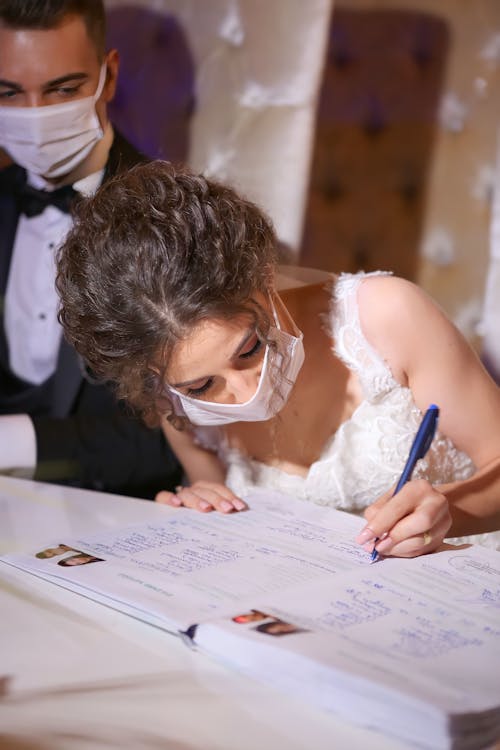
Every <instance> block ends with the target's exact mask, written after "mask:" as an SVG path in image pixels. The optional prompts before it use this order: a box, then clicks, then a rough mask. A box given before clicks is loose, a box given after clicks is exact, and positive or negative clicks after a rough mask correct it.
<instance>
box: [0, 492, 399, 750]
mask: <svg viewBox="0 0 500 750" xmlns="http://www.w3.org/2000/svg"><path fill="white" fill-rule="evenodd" d="M162 512H164V509H163V508H162V507H161V506H158V505H155V504H154V503H151V502H149V501H146V500H136V499H133V498H128V497H120V496H115V495H109V494H105V493H97V492H89V491H84V490H78V489H73V488H64V487H60V486H56V485H49V484H42V483H38V482H31V481H28V480H22V479H14V478H10V477H0V554H5V553H7V552H16V551H17V552H21V551H27V550H31V549H35V548H40V543H42V546H43V544H44V543H45V542H52V541H54V540H55V539H56V538H57V537H58V535H61V536H64V537H65V538H68V537H71V536H76V535H77V534H78V533H80V532H84V531H93V530H98V529H103V528H111V527H113V526H114V525H119V526H123V525H125V524H127V523H136V522H142V521H145V520H147V519H150V518H154V517H157V516H158V515H161V514H162ZM0 612H1V617H0V678H1V677H2V676H4V677H6V678H7V679H4V680H3V681H2V680H1V679H0V750H90V749H92V750H96V748H99V749H100V748H109V749H111V748H115V749H116V748H120V749H125V750H126V749H127V748H130V750H132V749H133V750H142V749H143V748H144V749H147V748H151V750H153V749H155V750H159V749H160V748H161V749H162V750H163V749H168V750H247V748H248V750H255V748H259V750H282V749H284V750H304V749H306V748H307V749H308V750H309V749H310V748H314V750H323V749H324V750H327V749H328V750H331V749H332V748H337V749H338V750H343V749H344V748H349V749H350V750H357V748H370V750H403V748H404V747H405V746H403V745H402V744H401V743H399V742H396V741H395V740H393V739H391V738H389V737H385V736H381V735H379V734H376V733H374V732H370V731H368V730H364V729H361V728H358V727H353V726H350V725H348V724H346V723H345V722H343V721H342V720H341V719H340V718H338V717H336V716H333V715H330V714H326V713H322V712H320V711H319V710H317V709H315V708H314V707H313V706H309V705H305V704H303V703H302V702H301V701H300V700H298V699H296V698H293V697H290V696H287V695H284V694H282V693H279V692H277V691H275V690H274V689H272V688H271V687H269V686H267V685H264V684H261V683H258V682H256V681H253V680H249V679H248V678H245V677H244V676H243V675H240V674H238V673H236V672H234V671H231V670H229V669H226V668H225V667H223V666H222V665H220V664H218V663H216V662H214V661H212V660H210V659H209V658H208V657H206V656H205V655H204V654H201V653H199V652H196V651H193V650H191V649H189V648H188V647H187V646H186V645H185V644H184V643H183V642H182V641H181V640H180V639H179V638H176V637H175V636H172V635H170V634H168V633H165V632H163V631H160V630H158V629H156V628H154V627H152V626H150V625H146V624H145V623H142V622H139V621H136V620H134V619H133V618H131V617H128V616H126V615H124V614H121V613H119V612H116V611H114V610H112V609H110V608H108V607H105V606H103V605H100V604H97V603H95V602H93V601H90V600H88V599H86V598H85V597H83V596H80V595H78V594H75V593H73V592H70V591H68V590H65V589H63V588H59V587H58V586H55V585H54V584H51V583H48V582H46V581H43V580H41V579H38V578H36V577H34V576H30V575H28V574H26V573H23V572H22V571H19V570H16V569H14V568H11V567H9V566H6V565H1V566H0Z"/></svg>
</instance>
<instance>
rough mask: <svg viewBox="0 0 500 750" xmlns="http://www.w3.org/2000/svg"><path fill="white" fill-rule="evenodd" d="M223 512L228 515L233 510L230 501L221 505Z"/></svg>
mask: <svg viewBox="0 0 500 750" xmlns="http://www.w3.org/2000/svg"><path fill="white" fill-rule="evenodd" d="M220 507H221V510H223V511H224V513H228V512H229V511H230V510H233V505H232V504H231V503H230V502H229V500H223V501H222V502H221V504H220Z"/></svg>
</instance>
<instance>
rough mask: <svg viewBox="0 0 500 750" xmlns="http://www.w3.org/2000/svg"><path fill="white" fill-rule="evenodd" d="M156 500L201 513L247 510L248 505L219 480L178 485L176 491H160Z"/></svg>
mask: <svg viewBox="0 0 500 750" xmlns="http://www.w3.org/2000/svg"><path fill="white" fill-rule="evenodd" d="M155 500H156V502H157V503H162V504H163V505H170V506H172V507H173V508H179V507H181V506H184V507H185V508H193V509H194V510H198V511H200V512H201V513H208V512H210V511H212V510H218V511H219V512H220V513H232V512H233V511H239V510H246V508H247V505H246V503H244V502H243V500H242V499H241V498H239V497H238V496H237V495H235V494H234V493H233V492H231V490H230V489H229V488H228V487H226V486H225V485H223V484H219V483H217V482H206V481H202V480H200V481H197V482H194V483H193V484H192V485H190V486H189V487H177V489H176V491H175V492H168V491H167V490H164V491H162V492H159V493H158V494H157V495H156V497H155Z"/></svg>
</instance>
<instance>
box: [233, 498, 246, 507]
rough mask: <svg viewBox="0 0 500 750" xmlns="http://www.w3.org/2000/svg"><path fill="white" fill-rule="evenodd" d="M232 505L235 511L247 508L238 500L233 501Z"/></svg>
mask: <svg viewBox="0 0 500 750" xmlns="http://www.w3.org/2000/svg"><path fill="white" fill-rule="evenodd" d="M233 505H234V507H235V508H236V510H245V508H246V507H247V506H246V504H245V503H244V502H243V500H239V499H236V500H233Z"/></svg>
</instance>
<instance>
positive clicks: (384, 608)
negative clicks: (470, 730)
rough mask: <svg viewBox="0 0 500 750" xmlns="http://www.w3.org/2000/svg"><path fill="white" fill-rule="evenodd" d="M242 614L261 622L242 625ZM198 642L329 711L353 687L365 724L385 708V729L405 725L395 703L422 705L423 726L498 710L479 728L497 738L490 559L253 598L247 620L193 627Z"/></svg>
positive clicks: (495, 615) (351, 574) (496, 602)
mask: <svg viewBox="0 0 500 750" xmlns="http://www.w3.org/2000/svg"><path fill="white" fill-rule="evenodd" d="M251 612H254V613H258V614H257V616H255V618H252V617H248V619H247V620H245V618H244V616H245V614H249V613H251ZM259 614H260V615H262V616H258V615H259ZM195 640H196V642H197V644H198V645H199V646H200V647H201V648H203V649H204V650H206V651H207V652H209V653H211V654H216V655H217V656H218V657H219V658H221V659H224V660H226V661H227V662H228V663H232V664H233V665H235V666H240V668H242V669H244V670H246V671H250V672H252V673H253V674H254V675H255V676H261V677H262V676H265V678H266V679H267V680H269V681H271V682H273V683H275V684H276V682H277V680H278V681H279V680H281V684H280V686H281V687H288V688H290V686H293V685H294V684H295V687H296V688H297V690H300V691H302V693H301V694H304V691H307V692H309V693H310V697H311V699H313V700H314V702H315V703H317V704H318V703H319V704H320V705H324V706H325V707H327V708H330V709H333V710H335V708H338V706H339V705H340V704H339V701H340V702H341V703H342V702H343V701H344V700H345V699H346V695H348V694H349V690H350V689H352V692H353V694H354V695H355V696H356V697H355V698H351V701H352V700H354V704H353V705H356V706H358V708H357V709H356V710H359V707H360V705H361V703H360V697H359V696H360V695H361V696H362V695H364V696H369V703H368V705H369V706H370V711H372V712H374V716H375V715H376V712H377V710H380V711H382V713H383V706H384V705H385V704H386V705H387V706H389V707H391V711H392V712H393V715H392V716H391V717H390V720H391V722H394V721H396V722H397V721H399V720H400V719H401V721H402V724H403V725H404V723H405V721H406V719H402V718H401V717H402V716H404V714H402V713H400V714H399V715H398V714H397V712H396V713H395V714H394V707H395V706H396V705H398V706H399V710H400V711H403V710H404V709H405V708H406V709H408V707H412V709H413V711H414V713H415V712H416V707H419V709H418V710H419V711H420V712H421V715H423V713H424V712H425V711H427V713H428V716H427V720H429V721H430V718H429V717H430V716H431V715H432V714H435V715H439V713H441V714H442V716H455V717H460V716H462V717H463V716H466V715H467V714H469V713H474V712H478V713H479V712H487V711H491V710H493V709H497V710H496V711H495V713H494V715H492V716H489V717H488V716H487V717H485V718H483V720H482V725H483V728H484V730H485V731H486V730H488V728H489V729H491V731H492V732H494V731H497V732H499V733H500V723H499V718H500V717H499V712H498V708H499V707H500V679H499V674H500V672H499V669H500V656H499V654H500V555H499V554H498V552H495V551H492V550H487V549H485V548H482V547H477V546H469V547H464V548H459V547H457V548H454V549H451V550H446V551H443V552H438V553H434V554H432V555H427V556H423V557H420V558H415V559H412V560H402V559H399V560H398V559H389V558H387V559H382V560H380V561H379V562H377V563H376V564H374V565H369V566H365V567H362V568H360V567H358V568H356V569H352V570H351V571H345V572H344V573H343V574H342V575H339V576H337V577H336V578H332V579H330V580H328V581H325V580H321V581H317V582H315V583H311V584H309V585H307V586H302V587H301V588H295V589H294V591H293V593H290V592H281V593H279V594H276V595H272V596H268V595H265V596H262V597H256V598H255V599H254V601H253V603H252V606H251V609H249V610H247V613H243V612H236V611H234V612H233V613H232V616H230V617H227V618H225V619H224V620H221V621H220V622H218V623H209V624H203V625H201V626H200V627H199V628H198V630H197V632H196V636H195ZM339 680H340V682H339ZM339 684H340V686H341V692H342V695H341V696H339V695H338V688H339ZM306 685H307V687H305V686H306ZM372 694H373V695H372ZM325 704H328V705H325ZM426 706H427V708H426V709H425V708H424V707H426ZM365 708H366V707H365ZM379 718H380V716H379ZM387 718H389V717H387ZM455 721H456V723H457V725H460V720H459V719H458V718H456V719H455ZM475 722H476V725H477V716H476V718H475ZM488 722H490V723H489V724H488ZM480 724H481V722H480ZM461 726H462V728H464V727H465V726H466V724H465V723H464V724H462V725H461ZM443 731H444V729H443Z"/></svg>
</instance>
